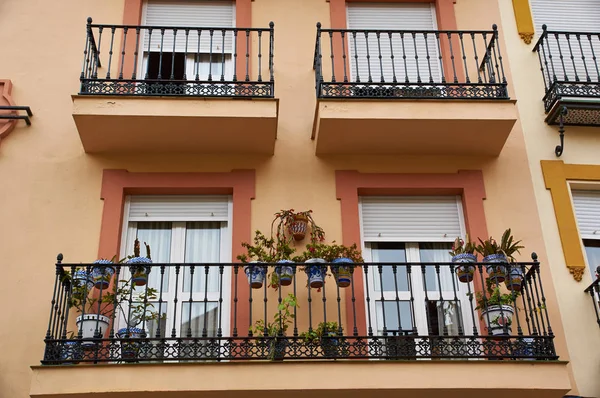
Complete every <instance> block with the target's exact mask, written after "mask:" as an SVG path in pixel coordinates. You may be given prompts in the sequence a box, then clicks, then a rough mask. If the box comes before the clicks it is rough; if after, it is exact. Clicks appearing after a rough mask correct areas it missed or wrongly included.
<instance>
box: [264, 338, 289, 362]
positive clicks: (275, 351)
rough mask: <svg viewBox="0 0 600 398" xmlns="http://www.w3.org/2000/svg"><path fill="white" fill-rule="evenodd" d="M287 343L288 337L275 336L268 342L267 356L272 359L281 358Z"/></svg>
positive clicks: (283, 355) (278, 359) (277, 359)
mask: <svg viewBox="0 0 600 398" xmlns="http://www.w3.org/2000/svg"><path fill="white" fill-rule="evenodd" d="M288 344H289V343H288V339H286V338H285V337H275V338H274V340H272V341H271V342H270V343H269V358H270V359H272V360H274V361H281V360H283V357H285V352H286V351H287V347H288Z"/></svg>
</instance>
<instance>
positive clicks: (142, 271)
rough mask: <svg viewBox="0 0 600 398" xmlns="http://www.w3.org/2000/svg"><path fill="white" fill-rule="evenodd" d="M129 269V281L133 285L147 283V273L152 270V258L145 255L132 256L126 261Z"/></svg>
mask: <svg viewBox="0 0 600 398" xmlns="http://www.w3.org/2000/svg"><path fill="white" fill-rule="evenodd" d="M127 264H129V271H131V283H132V284H134V285H135V286H144V285H146V283H148V274H149V273H150V271H152V267H151V266H150V265H148V264H152V260H150V259H149V258H147V257H134V258H132V259H129V261H127Z"/></svg>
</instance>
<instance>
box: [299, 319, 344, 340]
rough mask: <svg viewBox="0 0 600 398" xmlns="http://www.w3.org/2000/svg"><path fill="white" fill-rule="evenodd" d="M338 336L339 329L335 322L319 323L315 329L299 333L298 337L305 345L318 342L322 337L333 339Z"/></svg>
mask: <svg viewBox="0 0 600 398" xmlns="http://www.w3.org/2000/svg"><path fill="white" fill-rule="evenodd" d="M339 334H340V328H339V326H338V323H337V322H320V323H319V324H318V325H317V327H316V329H310V330H308V331H306V332H302V333H300V337H301V338H302V340H303V341H304V342H305V343H315V342H320V341H321V338H322V337H333V336H337V335H339Z"/></svg>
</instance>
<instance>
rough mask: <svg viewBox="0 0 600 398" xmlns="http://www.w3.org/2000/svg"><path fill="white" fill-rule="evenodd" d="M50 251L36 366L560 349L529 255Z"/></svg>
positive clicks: (537, 356)
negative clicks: (470, 259)
mask: <svg viewBox="0 0 600 398" xmlns="http://www.w3.org/2000/svg"><path fill="white" fill-rule="evenodd" d="M61 259H62V255H61V256H59V261H58V263H57V264H56V275H55V281H54V289H53V296H52V300H51V308H50V317H49V320H48V330H47V333H46V337H45V353H44V357H43V360H42V364H46V365H52V364H73V363H80V362H89V363H106V362H108V363H120V362H172V361H180V362H185V361H204V360H211V361H234V360H268V359H270V360H282V359H285V360H287V359H345V358H347V359H360V358H362V359H413V360H414V359H424V358H436V359H488V360H491V359H513V360H520V359H522V360H555V359H557V358H558V357H557V355H556V352H555V349H554V343H553V338H554V335H553V332H552V328H551V326H550V319H549V317H548V310H547V308H546V299H545V296H544V289H543V286H542V280H541V278H540V267H539V264H538V262H537V261H536V259H535V257H534V261H533V262H530V263H512V264H510V265H509V264H507V263H486V264H484V263H443V262H440V263H363V264H349V263H327V264H326V263H312V264H307V263H303V264H299V263H278V264H271V265H265V264H259V263H254V264H246V265H244V264H239V263H238V264H151V263H135V264H106V263H103V264H63V263H61V261H60V260H61ZM307 270H308V272H306V271H307ZM327 274H329V276H328V275H327ZM115 281H120V282H118V283H115ZM482 286H487V288H486V289H482ZM273 287H277V290H274V289H273Z"/></svg>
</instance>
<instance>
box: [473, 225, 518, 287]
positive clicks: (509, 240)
mask: <svg viewBox="0 0 600 398" xmlns="http://www.w3.org/2000/svg"><path fill="white" fill-rule="evenodd" d="M519 243H521V241H520V240H519V241H516V242H515V241H514V238H513V236H512V235H511V230H510V228H508V229H507V230H506V231H504V233H503V234H502V239H501V240H500V243H499V244H498V242H497V241H496V240H495V239H494V238H492V237H491V236H490V238H489V239H487V240H485V241H482V240H481V239H479V245H478V246H477V248H476V251H477V252H478V253H479V254H481V255H482V256H483V262H484V263H491V264H488V265H486V271H487V273H488V277H489V278H492V280H493V281H494V282H496V283H501V282H504V281H505V280H506V277H507V275H508V270H509V269H510V270H511V272H512V269H513V268H512V267H510V266H508V265H507V263H508V262H509V260H510V261H511V262H514V261H515V258H514V257H513V255H514V254H515V253H520V252H519V250H520V249H522V248H523V246H519ZM519 271H520V269H518V268H516V271H515V277H517V274H518V273H519ZM521 277H522V273H521ZM521 280H522V279H521Z"/></svg>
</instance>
